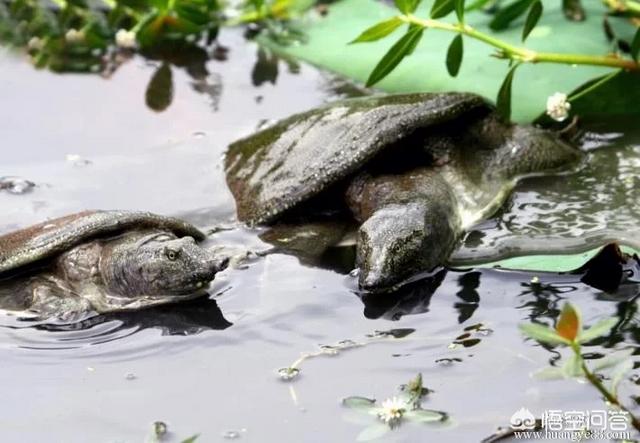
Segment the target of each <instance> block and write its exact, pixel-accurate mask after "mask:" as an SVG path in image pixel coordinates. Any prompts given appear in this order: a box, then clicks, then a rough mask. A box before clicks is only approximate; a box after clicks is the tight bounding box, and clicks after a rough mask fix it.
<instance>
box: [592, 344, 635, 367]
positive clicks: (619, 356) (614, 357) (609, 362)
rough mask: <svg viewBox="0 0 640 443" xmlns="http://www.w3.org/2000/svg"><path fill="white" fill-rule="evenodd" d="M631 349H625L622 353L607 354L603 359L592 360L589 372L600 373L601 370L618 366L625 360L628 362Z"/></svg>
mask: <svg viewBox="0 0 640 443" xmlns="http://www.w3.org/2000/svg"><path fill="white" fill-rule="evenodd" d="M633 352H634V350H633V349H625V350H623V351H618V352H614V353H612V354H609V355H607V356H605V357H603V358H600V359H598V360H592V362H593V363H592V364H591V365H590V366H591V370H592V371H593V372H597V371H601V370H602V369H608V368H612V367H614V366H618V365H619V364H620V363H622V362H623V361H625V360H629V358H630V357H631V356H632V355H633Z"/></svg>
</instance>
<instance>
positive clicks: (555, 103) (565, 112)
mask: <svg viewBox="0 0 640 443" xmlns="http://www.w3.org/2000/svg"><path fill="white" fill-rule="evenodd" d="M570 109H571V103H569V102H568V101H567V94H564V93H562V92H556V93H555V94H552V95H550V96H549V98H547V115H549V117H551V118H552V119H554V120H555V121H558V122H561V121H563V120H565V119H566V118H567V117H568V116H569V110H570Z"/></svg>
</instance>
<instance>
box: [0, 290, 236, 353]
mask: <svg viewBox="0 0 640 443" xmlns="http://www.w3.org/2000/svg"><path fill="white" fill-rule="evenodd" d="M20 323H22V324H24V326H23V325H20ZM29 323H33V324H29ZM101 325H110V327H109V328H108V333H107V334H106V335H105V334H99V337H100V340H101V341H102V342H105V341H109V340H108V338H110V337H115V338H122V336H121V334H120V332H121V331H131V332H132V333H133V332H139V331H142V330H144V329H158V330H160V331H161V335H195V334H199V333H201V332H203V331H207V330H222V329H226V328H228V327H229V326H231V325H232V323H231V322H229V321H228V320H227V319H225V318H224V315H223V313H222V311H221V310H220V307H219V306H218V303H217V302H216V300H214V299H211V298H207V297H204V298H199V299H196V300H190V301H186V302H183V303H179V304H172V305H162V306H156V307H151V308H148V309H143V310H139V311H126V312H118V313H109V314H102V315H96V316H93V317H89V318H86V319H83V320H81V321H77V322H70V323H65V322H55V321H45V322H39V321H38V322H33V321H31V320H29V319H21V320H20V321H19V323H18V324H13V325H3V327H5V328H10V329H22V328H32V329H36V330H39V331H47V332H53V333H63V332H67V333H68V332H73V331H84V330H99V328H100V326H101ZM79 338H80V340H81V341H86V340H87V339H89V338H91V339H93V340H96V339H97V338H98V336H96V335H91V336H90V337H89V336H86V335H83V336H81V337H79Z"/></svg>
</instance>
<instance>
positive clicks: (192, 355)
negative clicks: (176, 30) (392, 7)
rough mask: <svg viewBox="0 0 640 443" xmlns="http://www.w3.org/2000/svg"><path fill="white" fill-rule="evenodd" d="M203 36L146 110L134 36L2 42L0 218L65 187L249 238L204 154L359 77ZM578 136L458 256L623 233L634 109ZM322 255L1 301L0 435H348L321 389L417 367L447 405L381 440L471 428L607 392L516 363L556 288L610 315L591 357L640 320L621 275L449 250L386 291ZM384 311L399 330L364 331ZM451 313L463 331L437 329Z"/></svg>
mask: <svg viewBox="0 0 640 443" xmlns="http://www.w3.org/2000/svg"><path fill="white" fill-rule="evenodd" d="M220 41H221V43H222V44H224V45H225V46H227V47H228V48H229V49H230V51H229V53H228V54H227V60H225V61H221V60H215V59H211V60H205V61H204V62H202V63H201V66H200V68H202V67H203V66H204V70H205V74H202V72H203V71H202V69H201V70H200V71H199V72H200V74H199V75H196V76H194V75H193V69H191V70H190V69H188V67H187V68H184V67H178V66H175V65H174V66H172V67H171V68H167V66H165V67H163V68H162V69H164V71H165V73H164V75H165V76H166V71H167V69H170V70H171V72H172V81H173V101H172V102H171V103H170V105H169V106H168V107H166V109H164V111H162V112H158V111H153V110H151V109H150V108H149V107H148V106H147V104H146V102H148V101H149V99H148V98H147V99H146V101H145V90H146V88H147V84H148V82H149V80H150V78H151V77H152V76H153V75H154V73H155V72H157V71H158V69H159V68H160V67H161V64H160V63H159V62H157V61H145V60H144V59H142V58H137V57H136V58H134V59H132V60H130V61H129V62H127V63H125V64H124V65H123V66H122V67H120V68H119V69H118V70H117V71H116V72H115V74H114V75H113V76H112V77H111V78H109V79H104V78H101V77H99V76H97V75H69V74H67V75H57V74H52V73H49V72H45V71H37V70H34V69H33V67H32V66H31V65H30V63H29V62H28V61H26V60H24V59H23V58H21V57H20V56H16V55H15V54H12V53H9V52H4V53H2V55H0V84H2V87H1V88H0V129H1V133H2V134H3V141H2V148H1V152H2V157H3V159H2V167H1V168H0V176H17V177H21V178H23V179H27V180H30V181H32V182H33V183H35V184H36V186H35V187H34V188H33V189H31V191H30V192H27V193H24V194H12V193H9V192H7V191H6V190H5V191H0V214H2V215H1V216H0V233H3V232H8V231H10V230H12V229H15V228H18V227H23V226H27V225H29V224H31V223H36V222H40V221H42V220H44V219H46V218H49V217H56V216H60V215H64V214H67V213H71V212H76V211H80V210H84V209H90V208H94V209H132V210H133V209H135V210H149V211H153V212H157V213H162V214H170V215H178V216H181V217H184V218H185V219H188V220H190V221H193V222H194V223H196V224H197V225H199V226H201V227H203V228H207V229H212V230H214V228H220V227H221V228H225V229H223V230H222V231H219V232H218V233H217V234H214V235H213V236H212V240H211V242H212V243H220V244H235V245H243V246H245V247H249V248H251V249H260V248H264V247H266V245H265V244H263V243H262V242H261V241H260V240H259V239H258V236H257V234H258V231H252V230H248V229H244V228H241V227H239V226H238V225H237V223H236V221H235V209H234V203H233V199H232V197H231V195H230V193H229V191H228V189H227V187H226V184H225V181H224V177H223V172H222V169H221V164H222V161H221V160H222V156H223V154H224V152H225V148H226V146H227V145H228V144H229V143H230V142H231V141H233V140H234V139H236V138H238V137H241V136H244V135H247V134H249V133H250V132H251V131H253V130H254V129H256V128H257V127H259V126H260V125H262V124H264V123H265V122H267V121H269V120H273V119H278V118H281V117H284V116H287V115H289V114H292V113H295V112H299V111H302V110H305V109H309V108H311V107H314V106H317V105H319V104H321V103H324V102H327V101H330V100H335V99H337V98H340V97H343V96H345V95H353V94H357V93H358V89H357V88H355V87H352V86H350V85H349V84H347V83H345V82H344V81H342V80H340V79H336V78H334V77H332V76H330V75H328V74H326V73H323V72H320V71H318V70H316V69H314V68H312V67H309V66H306V65H303V66H297V65H295V64H292V63H286V62H284V61H282V60H279V61H278V60H277V59H275V58H273V57H271V56H269V55H268V54H264V53H259V50H258V48H257V46H256V45H255V44H253V43H251V42H247V41H245V40H244V38H243V36H242V35H241V33H240V32H237V31H226V32H224V33H222V35H221V37H220ZM165 92H166V91H165ZM152 102H153V100H152ZM584 146H585V147H587V148H589V149H593V152H592V154H591V158H590V161H589V163H588V165H587V166H586V167H585V168H584V169H583V170H582V171H581V172H580V173H578V174H575V175H571V176H568V177H560V178H557V177H556V178H536V179H530V180H526V181H524V182H523V183H522V184H521V185H520V186H518V188H517V190H516V192H515V193H514V195H513V197H512V198H511V199H510V200H509V202H508V204H507V205H506V206H505V208H504V209H503V210H502V211H501V212H500V213H499V214H498V215H497V216H496V217H494V218H492V219H491V220H489V221H487V222H485V223H483V224H481V225H480V226H478V227H477V228H476V229H474V230H473V231H472V232H471V233H470V235H469V236H468V238H467V240H466V242H465V244H464V246H463V247H462V248H461V250H460V251H459V252H458V254H459V256H461V257H464V256H465V254H466V255H468V254H470V253H475V254H480V253H482V251H487V250H491V249H492V248H503V249H505V250H510V249H509V248H512V249H513V248H514V247H517V245H519V244H521V243H519V242H521V240H522V239H523V238H525V237H526V238H528V237H530V236H532V235H534V236H538V238H544V239H545V241H544V243H545V244H551V243H553V242H551V241H549V239H550V238H551V239H555V240H558V239H564V240H563V241H565V240H566V239H578V240H577V241H581V240H580V239H584V238H591V239H596V240H597V239H598V238H602V236H604V237H607V236H609V237H614V238H618V239H623V240H625V239H626V240H628V242H629V243H633V242H634V241H636V240H637V238H639V237H638V235H637V233H638V230H637V220H638V218H639V211H640V206H639V203H638V202H639V201H640V200H639V199H638V197H639V195H638V177H637V174H636V173H635V171H637V168H638V167H640V131H638V128H637V127H634V126H633V124H632V122H627V123H624V122H623V123H620V122H617V123H614V122H610V123H606V124H604V123H602V124H599V125H594V126H592V127H590V128H589V132H588V133H587V134H586V135H585V137H584ZM227 228H229V229H227ZM575 241H576V240H570V242H574V243H575ZM594 241H595V240H594ZM572 244H573V243H572ZM514 245H515V246H514ZM339 256H340V254H336V258H335V260H334V259H331V258H328V259H327V258H326V257H325V260H324V261H323V262H322V263H320V262H318V263H315V264H314V263H309V262H308V260H303V263H302V262H301V261H300V260H298V259H297V258H296V257H294V256H290V255H284V254H271V255H267V256H266V257H262V258H260V259H255V260H252V261H251V262H250V263H248V264H247V265H246V266H245V267H243V269H229V270H226V271H225V272H224V273H222V274H221V275H220V276H219V278H217V280H216V282H215V283H214V285H213V287H212V290H211V294H212V296H211V298H209V299H204V300H196V301H193V302H189V303H187V304H184V305H175V306H165V307H162V308H154V309H149V310H146V311H140V312H136V313H121V314H110V315H104V316H97V317H92V318H88V319H86V320H84V321H81V322H77V323H73V324H65V323H62V322H57V321H46V322H42V321H30V320H27V319H21V318H19V317H15V316H11V315H2V316H0V348H1V350H0V358H1V360H2V362H3V364H2V365H0V380H2V400H3V401H2V404H1V405H0V439H1V440H2V441H7V442H9V441H11V442H13V441H16V442H17V441H20V442H43V441H47V442H86V441H93V442H142V441H145V439H146V438H147V437H148V435H149V433H150V431H151V424H152V423H153V422H154V421H158V420H160V421H163V422H165V423H167V424H168V429H169V432H170V434H169V436H168V437H169V438H168V440H167V441H176V442H178V441H181V440H183V439H185V438H187V437H189V436H191V435H193V434H200V437H199V439H198V440H197V441H202V442H214V441H224V440H225V439H232V438H235V439H238V440H239V441H248V442H276V441H304V442H325V441H338V442H342V441H345V442H346V441H354V439H355V437H356V435H357V434H358V433H359V432H360V431H361V430H362V429H363V425H362V424H357V423H352V422H351V421H349V420H346V419H345V410H344V408H343V407H342V406H341V405H340V399H342V398H344V397H347V396H351V395H364V396H370V397H374V398H378V399H379V400H383V399H385V398H387V397H389V396H391V395H393V394H394V393H395V392H396V389H397V386H398V385H400V384H401V383H405V382H407V381H408V380H409V379H411V378H412V377H413V376H415V374H417V373H418V372H421V373H422V374H423V376H424V382H425V385H426V386H427V387H428V388H430V389H433V390H434V392H433V393H431V394H429V396H428V398H427V399H426V401H425V402H424V406H425V407H427V408H433V409H438V410H442V411H446V412H447V413H449V414H450V415H451V417H452V421H451V423H450V424H449V425H447V426H427V425H421V426H403V427H401V428H399V429H397V430H396V431H394V432H393V433H390V434H388V435H387V436H386V437H385V441H397V442H417V441H428V440H433V441H443V442H447V441H452V442H453V441H456V442H457V441H480V440H481V439H482V438H484V437H487V436H488V435H490V434H491V433H492V432H493V431H494V430H495V429H496V428H497V427H498V426H505V425H507V424H508V423H509V419H510V417H511V415H512V414H513V413H514V412H515V411H517V410H518V409H520V408H521V407H525V408H528V409H529V410H531V411H532V412H533V413H534V414H535V415H536V416H539V415H540V413H542V412H543V411H544V410H549V409H555V410H558V409H561V410H579V411H588V410H601V409H604V404H603V403H602V402H601V400H600V399H599V397H598V395H597V393H595V392H594V391H593V390H592V389H591V388H590V387H588V386H586V385H583V384H580V383H576V382H575V381H553V382H551V381H539V380H535V379H532V378H531V377H530V373H531V372H533V371H534V370H536V369H539V368H542V367H545V366H547V365H548V364H549V362H556V361H557V360H558V358H559V357H560V355H563V356H565V357H566V355H567V354H566V351H565V350H561V351H560V352H558V350H548V349H546V348H544V347H541V346H540V345H538V344H536V343H534V342H532V341H525V340H524V339H523V338H522V336H521V334H520V333H519V332H518V329H517V325H518V324H519V323H522V322H524V321H529V320H531V319H536V320H539V321H542V322H544V323H547V324H550V323H551V321H552V319H554V318H556V317H557V315H558V312H559V308H560V307H561V305H562V303H563V300H567V299H570V300H572V301H573V302H575V303H576V304H577V305H579V306H580V307H581V309H582V311H583V316H584V321H585V323H586V324H592V323H594V322H595V321H597V320H599V319H601V318H603V317H607V316H611V315H619V316H621V317H622V318H624V321H622V322H621V323H620V324H619V327H618V329H617V331H616V332H615V333H612V334H611V335H610V336H608V337H606V338H605V339H602V340H599V341H597V344H595V345H592V346H589V347H587V348H586V350H585V351H586V352H588V353H589V355H590V357H591V358H598V357H599V356H601V352H603V347H608V348H613V347H615V348H624V347H629V346H633V347H635V346H637V344H638V340H639V337H640V328H639V325H638V321H637V316H636V315H635V313H636V310H637V307H636V301H635V299H634V297H635V295H636V294H638V292H639V291H640V285H639V284H638V283H633V282H629V283H627V284H626V285H624V286H623V288H621V290H620V291H619V293H618V294H617V295H607V294H604V293H602V292H600V291H598V290H596V289H594V288H591V287H589V286H586V285H584V284H582V283H580V282H579V280H578V279H577V278H576V277H575V276H570V275H564V276H562V275H551V274H548V275H539V278H540V280H541V282H540V284H533V285H532V284H531V279H532V277H533V276H532V275H531V274H526V273H517V272H506V271H499V270H474V269H464V270H462V269H460V270H450V271H445V270H443V271H441V272H439V273H437V274H436V275H434V276H433V277H432V278H428V279H425V280H421V281H419V282H416V283H414V284H412V285H411V286H409V287H406V288H404V289H403V290H402V291H400V292H398V293H397V294H394V295H393V296H389V297H386V298H384V299H379V298H373V299H372V298H360V297H358V296H357V294H356V293H355V291H354V281H353V277H351V276H349V274H348V271H349V264H348V263H347V264H346V265H345V264H344V263H343V262H341V261H340V257H339ZM398 328H402V329H410V330H412V332H411V333H410V334H409V335H408V336H406V337H404V338H398V339H395V338H393V337H391V338H389V337H387V338H384V337H383V338H380V339H376V338H374V339H370V338H367V336H368V335H371V334H372V333H374V331H386V330H390V329H398ZM405 332H410V331H405ZM463 333H466V334H469V336H468V337H466V338H467V341H464V344H457V345H456V344H455V343H454V341H456V338H457V337H459V336H461V335H462V334H463ZM341 340H354V341H356V342H362V343H364V342H367V343H369V342H370V343H369V344H367V345H366V346H360V347H355V348H352V349H348V350H344V351H341V352H338V353H337V354H336V355H333V353H332V352H330V351H327V352H326V355H321V356H319V357H318V358H311V359H308V360H306V361H304V362H303V363H302V364H301V366H300V368H301V372H300V374H299V375H298V377H296V378H295V379H293V380H291V381H289V382H285V381H282V380H281V379H280V378H279V377H278V373H277V371H278V369H279V368H283V367H287V366H289V365H291V364H292V363H293V362H294V361H295V360H296V359H298V357H299V356H300V354H301V353H313V352H316V351H318V350H319V346H320V345H334V344H336V343H338V342H340V341H341ZM465 344H466V346H465ZM621 392H623V393H624V398H625V400H627V401H628V403H632V400H631V399H630V396H631V395H637V394H638V387H637V386H636V384H635V383H634V382H633V381H632V380H627V381H625V382H624V384H623V386H622V388H621Z"/></svg>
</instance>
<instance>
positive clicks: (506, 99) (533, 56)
mask: <svg viewBox="0 0 640 443" xmlns="http://www.w3.org/2000/svg"><path fill="white" fill-rule="evenodd" d="M420 3H421V0H395V5H396V8H397V9H398V12H399V14H398V15H396V16H393V17H391V18H388V19H386V20H384V21H381V22H379V23H377V24H375V25H373V26H371V27H370V28H368V29H366V30H365V31H363V32H362V33H361V34H360V35H359V36H358V37H357V38H356V39H355V40H353V42H352V43H364V42H372V41H377V40H380V39H383V38H385V37H387V36H389V35H391V34H392V33H393V32H394V31H395V30H396V29H398V28H399V27H401V26H403V25H407V30H406V32H405V33H404V34H403V35H402V37H400V39H398V40H397V41H396V43H395V44H394V45H393V46H392V47H391V48H390V49H389V50H388V51H387V53H386V54H385V55H384V56H383V57H382V58H381V59H380V61H379V62H378V64H377V65H376V66H375V68H374V69H373V70H372V71H371V74H370V75H369V78H368V80H367V86H372V85H375V84H376V83H378V82H380V81H381V80H382V79H383V78H385V77H386V76H387V75H389V74H390V73H391V72H392V71H393V70H394V69H395V68H396V67H397V66H398V65H399V64H400V63H401V62H402V61H403V59H404V58H405V57H407V56H408V55H411V54H412V53H413V51H414V50H415V48H416V46H417V45H418V44H419V43H420V40H421V39H422V37H423V35H424V32H425V31H426V30H439V31H446V32H451V33H454V34H456V35H455V36H454V38H453V40H452V41H451V43H450V45H449V49H448V51H447V54H446V60H445V63H446V67H447V70H448V72H449V75H451V76H452V77H455V76H457V74H458V71H459V70H460V66H461V64H462V61H463V55H464V43H463V42H464V40H463V37H464V38H470V39H473V40H476V41H479V42H482V43H484V44H486V45H489V46H491V47H493V48H494V49H495V52H494V54H493V55H494V57H496V58H499V59H504V60H507V61H508V62H509V64H510V66H511V68H510V69H509V71H508V72H507V74H506V76H505V78H504V80H503V82H502V85H501V87H500V89H499V91H498V96H497V107H498V110H499V111H500V112H501V113H502V114H503V115H504V116H505V117H507V118H509V117H510V115H511V88H512V83H513V77H514V74H515V72H516V69H517V68H518V67H519V66H520V65H521V64H524V63H560V64H566V65H572V66H575V65H591V66H607V67H613V68H620V69H621V70H626V71H640V64H639V63H638V56H639V54H640V30H638V29H636V31H635V34H634V37H633V38H632V39H631V40H630V41H625V40H620V39H618V38H616V37H615V35H611V34H612V31H611V27H609V28H607V27H606V23H607V22H606V21H605V32H607V30H609V32H608V33H607V35H608V37H610V39H612V40H613V39H615V40H616V42H617V43H618V47H619V49H620V50H619V51H618V52H616V53H613V54H606V55H591V54H568V53H567V54H565V53H555V52H540V51H535V50H532V49H529V48H527V47H525V46H517V45H514V44H512V43H509V42H507V41H505V40H501V39H500V38H499V36H498V35H497V34H496V33H495V32H483V31H481V30H478V29H476V28H474V27H472V26H471V25H469V24H468V23H466V22H465V13H466V12H468V11H471V10H476V9H480V8H483V7H485V6H486V5H487V4H488V3H490V2H489V1H488V0H477V1H475V2H472V3H471V4H470V5H467V4H466V2H465V0H435V1H434V2H433V5H432V7H431V11H430V14H429V15H430V17H429V18H421V17H418V16H416V15H414V13H415V12H416V9H417V8H418V6H419V4H420ZM491 3H494V2H491ZM604 3H605V5H606V6H607V7H608V10H607V12H606V13H607V16H608V15H621V14H622V15H624V16H629V17H632V18H633V19H634V20H636V21H637V17H638V16H639V15H640V13H639V12H638V10H637V9H636V6H637V5H640V3H637V2H635V1H627V0H616V1H605V2H604ZM563 4H564V12H565V15H566V16H567V17H568V18H570V19H574V20H576V19H577V20H582V19H583V18H584V11H583V9H582V7H581V5H580V2H579V1H578V0H573V1H565V2H564V3H563ZM494 6H495V5H494ZM454 11H455V15H456V18H457V19H456V22H455V23H449V22H445V21H442V20H440V19H442V18H444V17H446V16H448V15H449V14H451V13H453V12H454ZM524 14H526V19H525V21H524V24H523V27H522V41H523V43H524V42H525V41H526V39H527V37H529V35H530V34H531V32H532V31H533V29H534V28H535V27H536V25H537V24H538V22H539V21H540V19H541V18H542V16H543V6H542V1H541V0H515V1H512V2H509V3H508V4H507V5H506V6H502V2H500V3H499V7H498V9H497V12H495V15H494V17H493V19H492V20H491V22H490V24H489V27H490V28H491V30H492V31H500V30H503V29H505V28H507V27H508V26H509V25H510V24H511V23H512V22H513V21H514V20H516V19H517V18H519V17H520V16H522V15H524ZM633 23H635V22H633ZM623 53H627V54H628V55H626V56H625V55H623ZM617 73H618V72H617V71H616V72H614V73H612V74H609V75H607V76H605V77H603V78H601V79H599V80H598V81H596V83H594V84H592V85H590V88H594V87H597V86H600V85H601V82H606V81H608V80H610V79H611V78H613V76H615V74H617ZM584 93H586V91H581V92H580V94H584ZM573 98H576V97H575V96H574V97H573ZM565 108H566V106H565ZM557 109H558V108H557V107H554V109H553V110H552V112H551V113H550V115H551V116H552V117H554V115H560V117H564V114H554V112H553V111H555V110H557Z"/></svg>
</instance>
